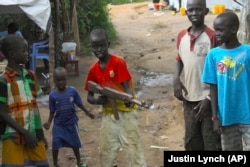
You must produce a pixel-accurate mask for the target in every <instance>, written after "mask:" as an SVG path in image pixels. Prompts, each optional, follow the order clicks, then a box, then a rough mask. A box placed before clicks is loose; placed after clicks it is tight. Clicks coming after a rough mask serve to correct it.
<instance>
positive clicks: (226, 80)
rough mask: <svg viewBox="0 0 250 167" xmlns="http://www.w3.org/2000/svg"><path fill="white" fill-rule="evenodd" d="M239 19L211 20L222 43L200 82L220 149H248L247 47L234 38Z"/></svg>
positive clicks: (249, 73)
mask: <svg viewBox="0 0 250 167" xmlns="http://www.w3.org/2000/svg"><path fill="white" fill-rule="evenodd" d="M239 25H240V22H239V18H238V16H237V15H236V14H235V13H233V12H225V13H222V14H219V15H218V16H217V17H216V19H215V20H214V29H215V31H216V37H217V39H218V41H219V42H220V43H221V45H220V46H219V47H216V48H214V49H211V50H210V51H209V53H208V56H207V58H206V62H205V66H204V71H203V76H202V82H204V83H208V84H210V89H211V90H210V92H211V103H212V111H213V117H212V119H213V121H214V122H213V123H214V130H216V131H217V132H219V134H221V143H222V150H225V151H242V150H245V151H249V150H250V77H249V76H250V46H249V45H245V44H241V43H240V42H239V40H238V38H237V32H238V29H239Z"/></svg>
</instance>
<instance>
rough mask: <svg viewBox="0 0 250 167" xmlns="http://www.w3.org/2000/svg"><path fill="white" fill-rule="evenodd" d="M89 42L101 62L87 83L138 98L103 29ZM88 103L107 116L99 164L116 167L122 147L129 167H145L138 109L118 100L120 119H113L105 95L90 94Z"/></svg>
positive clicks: (103, 123) (102, 134)
mask: <svg viewBox="0 0 250 167" xmlns="http://www.w3.org/2000/svg"><path fill="white" fill-rule="evenodd" d="M90 43H91V48H92V51H93V53H94V55H95V56H96V57H97V58H98V59H99V60H98V61H97V62H95V63H94V64H93V65H92V66H91V67H90V69H89V72H88V76H87V80H86V83H85V90H87V91H88V85H87V83H88V81H93V82H96V83H97V84H99V85H100V86H106V87H109V88H112V89H115V90H118V91H121V92H126V93H128V94H131V95H133V96H134V95H135V92H134V87H133V84H132V76H131V74H130V72H129V70H128V68H127V64H126V62H125V60H124V59H123V58H121V57H119V56H117V55H114V54H109V52H108V47H109V42H108V36H107V33H106V32H105V31H104V30H103V29H96V30H93V31H92V32H91V33H90ZM87 100H88V102H89V103H91V104H96V105H103V109H104V115H103V118H102V126H101V131H100V161H101V166H102V167H111V166H116V165H117V164H115V163H116V158H117V155H118V152H119V150H120V147H121V146H123V148H124V149H125V150H126V152H127V155H128V165H127V166H129V167H145V166H146V163H145V160H144V155H143V150H142V145H141V141H140V135H139V129H138V119H137V111H136V107H134V106H133V107H130V106H131V105H130V104H129V103H126V102H124V101H120V100H115V103H116V104H115V105H116V110H117V112H118V115H119V118H120V119H119V120H116V119H115V118H114V114H113V110H112V105H111V101H110V100H108V98H107V97H105V96H99V97H95V96H94V92H91V91H88V97H87Z"/></svg>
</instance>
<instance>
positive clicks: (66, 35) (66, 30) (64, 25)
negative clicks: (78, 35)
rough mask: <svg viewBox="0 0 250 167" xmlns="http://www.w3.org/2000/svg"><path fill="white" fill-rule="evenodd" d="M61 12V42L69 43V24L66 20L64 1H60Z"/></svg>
mask: <svg viewBox="0 0 250 167" xmlns="http://www.w3.org/2000/svg"><path fill="white" fill-rule="evenodd" d="M60 5H61V12H62V17H61V20H62V30H63V42H65V41H70V23H69V19H68V14H67V11H66V8H65V2H64V0H60Z"/></svg>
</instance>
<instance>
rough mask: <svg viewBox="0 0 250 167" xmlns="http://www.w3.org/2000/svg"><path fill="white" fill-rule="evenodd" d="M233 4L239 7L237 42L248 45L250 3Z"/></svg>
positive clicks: (244, 1)
mask: <svg viewBox="0 0 250 167" xmlns="http://www.w3.org/2000/svg"><path fill="white" fill-rule="evenodd" d="M234 2H236V3H238V4H240V5H241V13H240V28H239V31H238V37H239V40H240V42H242V43H250V1H249V0H242V3H239V2H237V0H234ZM243 4H244V5H243Z"/></svg>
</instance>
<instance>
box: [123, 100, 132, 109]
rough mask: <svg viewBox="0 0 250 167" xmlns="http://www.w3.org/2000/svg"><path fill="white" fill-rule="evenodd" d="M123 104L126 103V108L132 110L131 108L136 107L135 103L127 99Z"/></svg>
mask: <svg viewBox="0 0 250 167" xmlns="http://www.w3.org/2000/svg"><path fill="white" fill-rule="evenodd" d="M123 102H124V104H125V106H126V107H128V108H131V107H133V106H134V103H132V102H130V101H129V100H127V99H124V100H123Z"/></svg>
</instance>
